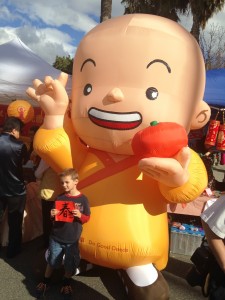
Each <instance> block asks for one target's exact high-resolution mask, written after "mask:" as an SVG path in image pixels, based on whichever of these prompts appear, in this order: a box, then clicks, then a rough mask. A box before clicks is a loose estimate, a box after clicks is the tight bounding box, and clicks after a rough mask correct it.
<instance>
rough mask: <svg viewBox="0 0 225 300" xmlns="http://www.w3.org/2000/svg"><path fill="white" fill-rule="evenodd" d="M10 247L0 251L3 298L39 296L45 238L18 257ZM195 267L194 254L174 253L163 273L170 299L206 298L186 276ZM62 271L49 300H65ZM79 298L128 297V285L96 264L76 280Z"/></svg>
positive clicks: (119, 299) (17, 299) (28, 245)
mask: <svg viewBox="0 0 225 300" xmlns="http://www.w3.org/2000/svg"><path fill="white" fill-rule="evenodd" d="M5 252H6V249H5V248H2V249H1V252H0V299H1V300H31V299H35V287H36V285H37V283H38V281H39V280H40V278H42V276H43V273H44V269H45V260H44V250H43V249H42V248H41V238H37V239H35V240H33V241H30V242H28V243H24V244H23V251H22V253H20V254H19V255H18V256H16V257H14V258H11V259H7V258H6V255H5ZM191 266H192V264H191V261H190V257H189V256H184V255H178V254H170V258H169V262H168V265H167V268H166V269H165V270H164V271H163V272H162V273H163V275H164V277H165V278H166V280H167V282H168V284H169V287H170V300H190V299H193V300H203V299H206V298H204V297H203V296H202V295H201V290H200V287H191V286H189V284H188V283H187V282H186V280H185V276H186V274H187V272H188V270H189V269H190V267H191ZM61 276H62V270H59V271H58V272H56V273H55V274H54V277H53V284H52V285H51V288H50V289H49V290H48V292H47V294H46V297H45V300H63V299H62V296H61V295H60V293H59V290H60V284H59V282H60V278H61ZM72 286H73V290H74V299H76V300H90V299H91V300H107V299H116V300H126V299H127V297H126V293H125V290H124V287H123V285H122V283H121V281H120V279H119V277H118V275H117V272H116V271H115V270H112V269H107V268H102V267H95V268H94V269H92V270H89V271H87V272H85V273H83V274H82V275H78V276H74V277H73V280H72Z"/></svg>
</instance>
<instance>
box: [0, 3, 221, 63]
mask: <svg viewBox="0 0 225 300" xmlns="http://www.w3.org/2000/svg"><path fill="white" fill-rule="evenodd" d="M100 4H101V0H62V1H59V0H37V1H35V0H33V1H31V0H0V44H3V43H6V42H9V41H10V40H12V39H13V38H15V36H18V37H19V38H20V39H21V40H22V41H23V42H24V43H25V44H26V45H27V46H28V47H29V48H30V49H31V50H32V51H33V52H34V53H36V54H37V55H38V56H40V57H41V58H43V59H44V60H45V61H47V62H48V63H49V64H51V65H52V64H53V62H54V61H55V58H56V56H57V55H58V56H68V55H70V56H71V57H72V58H73V57H74V54H75V52H76V49H77V46H78V44H79V42H80V40H81V39H82V37H83V36H84V35H85V34H86V33H87V32H88V31H89V30H91V29H92V28H93V27H95V26H96V25H97V24H98V23H99V17H100ZM123 12H124V6H123V5H122V4H121V0H112V17H116V16H120V15H123ZM212 22H213V23H214V24H218V25H219V26H223V27H225V9H224V11H223V12H221V13H219V14H217V15H216V16H215V17H213V19H212V20H210V22H209V23H208V26H210V24H211V23H212ZM181 25H182V26H184V27H185V28H186V29H187V30H190V26H191V17H190V16H187V17H182V22H181ZM206 29H207V28H206Z"/></svg>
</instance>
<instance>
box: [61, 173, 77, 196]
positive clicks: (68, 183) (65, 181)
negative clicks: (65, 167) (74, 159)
mask: <svg viewBox="0 0 225 300" xmlns="http://www.w3.org/2000/svg"><path fill="white" fill-rule="evenodd" d="M77 183H78V179H72V178H71V176H65V177H61V184H62V186H63V188H64V191H65V192H66V193H70V192H71V191H73V190H75V189H76V186H77Z"/></svg>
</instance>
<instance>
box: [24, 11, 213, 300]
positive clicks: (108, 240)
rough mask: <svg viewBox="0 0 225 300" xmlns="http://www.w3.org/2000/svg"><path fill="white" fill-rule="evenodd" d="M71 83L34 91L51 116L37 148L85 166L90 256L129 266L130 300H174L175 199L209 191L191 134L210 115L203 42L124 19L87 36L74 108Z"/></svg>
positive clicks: (62, 164) (86, 253)
mask: <svg viewBox="0 0 225 300" xmlns="http://www.w3.org/2000/svg"><path fill="white" fill-rule="evenodd" d="M46 75H47V74H46ZM66 82H67V76H66V74H63V73H62V74H61V76H60V77H59V78H58V79H53V78H51V77H49V76H46V78H45V80H44V82H41V81H40V80H39V79H35V80H34V82H33V85H34V86H33V88H32V87H29V88H28V90H27V93H28V95H30V96H31V97H32V98H34V99H36V101H37V102H39V104H40V106H41V107H42V109H43V110H44V112H45V118H44V122H43V125H42V127H41V128H40V129H39V130H38V132H37V133H36V136H35V141H34V142H35V148H36V151H37V152H38V153H39V155H40V156H41V157H42V158H44V159H45V160H46V161H47V162H48V163H49V164H50V165H51V166H52V168H54V169H55V170H56V171H60V170H62V169H64V168H67V167H74V168H76V169H77V170H78V172H79V175H80V186H79V189H80V190H81V191H82V192H83V193H84V194H85V195H87V197H88V199H89V201H90V205H91V213H92V216H91V220H90V222H89V223H87V224H86V225H85V226H84V229H83V233H82V237H81V240H80V250H81V255H82V257H83V258H84V259H86V260H88V261H90V262H92V263H94V264H98V265H101V266H105V267H109V268H113V269H118V270H120V274H121V276H122V277H123V281H124V284H125V285H126V287H127V291H128V297H129V299H136V300H143V299H151V300H153V299H157V300H160V299H168V298H169V290H168V286H167V283H166V281H165V279H164V278H163V276H162V274H161V272H160V270H162V269H163V268H165V266H166V264H167V261H168V250H169V249H168V222H167V203H170V202H173V203H181V202H184V203H186V202H190V201H192V200H194V199H195V198H196V197H198V196H199V195H200V194H201V193H202V192H203V190H204V189H205V187H206V186H207V175H206V170H205V168H204V165H203V163H202V161H201V159H200V158H199V156H198V155H197V154H196V153H195V152H194V151H192V150H191V149H189V148H188V147H187V134H188V132H189V131H190V129H197V128H200V127H202V126H204V125H205V124H206V123H207V122H208V120H209V117H210V109H209V107H208V105H207V104H206V103H205V102H203V101H202V97H203V93H204V86H205V69H204V62H203V58H202V55H201V51H200V49H199V47H198V44H197V43H196V41H195V39H194V38H193V37H192V36H191V35H190V34H189V33H188V32H187V31H186V30H185V29H183V28H182V27H181V26H180V25H178V24H177V23H175V22H173V21H170V20H168V19H165V18H162V17H157V16H152V15H144V14H133V15H125V16H121V17H117V18H114V19H111V20H108V21H105V22H103V23H101V24H99V25H98V26H96V27H95V28H94V29H92V30H91V31H90V32H89V33H88V34H87V35H86V36H85V37H84V38H83V39H82V41H81V43H80V45H79V47H78V49H77V52H76V55H75V58H74V66H73V86H72V95H71V100H72V101H71V105H70V104H69V99H68V95H67V93H66V90H65V88H64V87H65V85H66ZM150 125H151V126H150ZM182 130H183V131H182ZM137 132H139V134H137V135H138V136H137V135H136V133H137ZM134 136H135V139H133V138H134Z"/></svg>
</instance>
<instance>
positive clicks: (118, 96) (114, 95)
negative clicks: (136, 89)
mask: <svg viewBox="0 0 225 300" xmlns="http://www.w3.org/2000/svg"><path fill="white" fill-rule="evenodd" d="M105 99H107V100H108V101H111V102H120V101H123V99H124V94H123V92H122V91H121V89H119V88H113V89H112V90H111V91H109V92H108V94H107V95H106V96H105Z"/></svg>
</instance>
